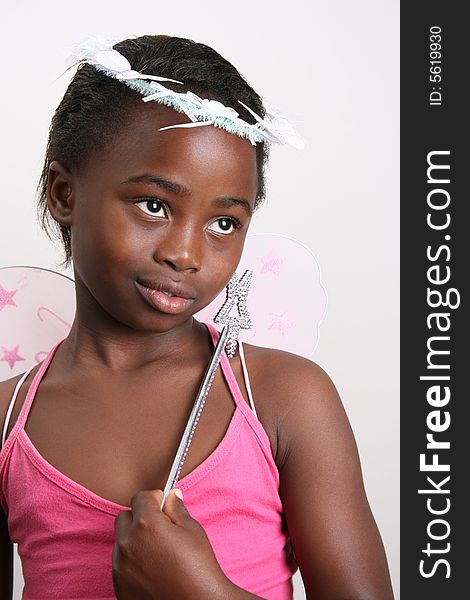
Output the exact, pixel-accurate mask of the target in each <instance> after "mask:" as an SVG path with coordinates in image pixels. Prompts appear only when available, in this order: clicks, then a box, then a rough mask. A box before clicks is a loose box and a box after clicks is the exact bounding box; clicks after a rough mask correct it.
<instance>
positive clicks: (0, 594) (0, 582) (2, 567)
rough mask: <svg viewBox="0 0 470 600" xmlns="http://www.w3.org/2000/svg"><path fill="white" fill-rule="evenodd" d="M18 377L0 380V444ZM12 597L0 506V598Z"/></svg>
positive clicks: (10, 554) (8, 541)
mask: <svg viewBox="0 0 470 600" xmlns="http://www.w3.org/2000/svg"><path fill="white" fill-rule="evenodd" d="M18 379H19V378H18V377H15V378H13V379H9V380H8V381H2V382H0V444H1V434H2V431H3V424H4V421H5V416H6V412H7V409H8V404H9V403H10V398H11V395H12V393H13V390H14V387H15V384H16V382H17V381H18ZM11 422H13V421H11ZM9 429H11V427H9ZM12 598H13V542H12V541H11V539H10V535H9V532H8V524H7V517H6V515H5V512H4V510H3V508H2V507H1V506H0V600H12Z"/></svg>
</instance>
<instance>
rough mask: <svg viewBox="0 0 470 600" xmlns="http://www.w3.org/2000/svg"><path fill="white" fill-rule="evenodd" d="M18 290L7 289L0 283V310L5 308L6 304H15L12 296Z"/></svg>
mask: <svg viewBox="0 0 470 600" xmlns="http://www.w3.org/2000/svg"><path fill="white" fill-rule="evenodd" d="M17 291H18V290H10V291H7V290H6V289H5V288H4V287H3V285H1V284H0V310H2V309H3V308H5V306H6V305H7V304H10V305H11V306H17V304H16V303H15V301H14V300H13V296H14V295H15V294H16V292H17Z"/></svg>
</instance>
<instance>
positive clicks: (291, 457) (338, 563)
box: [273, 353, 393, 600]
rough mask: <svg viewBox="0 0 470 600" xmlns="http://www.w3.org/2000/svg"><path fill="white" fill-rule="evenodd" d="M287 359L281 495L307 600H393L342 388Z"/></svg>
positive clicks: (281, 390)
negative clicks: (337, 387)
mask: <svg viewBox="0 0 470 600" xmlns="http://www.w3.org/2000/svg"><path fill="white" fill-rule="evenodd" d="M282 360H283V361H284V363H285V364H284V365H283V367H282V369H279V367H278V368H277V373H280V374H279V375H277V377H276V378H275V379H276V381H274V382H273V384H274V385H275V386H276V389H277V393H278V394H281V397H282V395H283V397H284V398H285V399H286V401H285V404H284V406H285V408H284V410H283V412H282V414H281V422H280V423H279V447H278V457H279V460H280V461H281V464H280V476H281V497H282V501H283V504H284V509H285V515H286V520H287V525H288V529H289V533H290V536H291V539H292V544H293V549H294V553H295V556H296V559H297V562H298V564H299V568H300V572H301V575H302V579H303V582H304V585H305V590H306V594H307V598H308V599H313V598H315V600H393V592H392V587H391V582H390V576H389V572H388V566H387V560H386V556H385V551H384V548H383V544H382V540H381V538H380V534H379V532H378V529H377V526H376V524H375V521H374V518H373V516H372V513H371V510H370V507H369V504H368V501H367V498H366V494H365V491H364V485H363V481H362V474H361V467H360V462H359V456H358V452H357V448H356V443H355V440H354V437H353V433H352V431H351V427H350V425H349V422H348V419H347V416H346V414H345V411H344V409H343V406H342V404H341V400H340V398H339V396H338V393H337V391H336V388H335V387H334V385H333V383H332V381H331V380H330V378H329V377H328V375H327V374H326V373H325V372H324V371H323V370H322V369H321V368H320V367H319V366H318V365H316V364H315V363H312V362H311V361H307V360H306V359H302V358H299V357H294V356H293V355H287V354H285V353H284V354H283V356H282ZM277 364H278V365H279V361H278V363H277ZM279 460H278V463H279Z"/></svg>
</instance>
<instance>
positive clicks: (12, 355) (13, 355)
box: [0, 344, 25, 369]
mask: <svg viewBox="0 0 470 600" xmlns="http://www.w3.org/2000/svg"><path fill="white" fill-rule="evenodd" d="M19 347H20V345H19V344H18V345H17V346H15V347H14V348H12V349H11V350H8V348H5V347H3V346H2V350H3V354H2V356H0V361H5V362H7V363H8V364H9V365H10V369H13V367H14V366H15V363H17V362H18V361H20V360H25V359H24V358H23V357H22V356H20V355H19V354H18V348H19Z"/></svg>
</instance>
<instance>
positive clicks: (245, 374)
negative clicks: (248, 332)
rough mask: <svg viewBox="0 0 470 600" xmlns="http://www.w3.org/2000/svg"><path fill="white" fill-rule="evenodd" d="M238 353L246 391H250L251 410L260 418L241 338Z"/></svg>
mask: <svg viewBox="0 0 470 600" xmlns="http://www.w3.org/2000/svg"><path fill="white" fill-rule="evenodd" d="M238 354H239V356H240V362H241V364H242V371H243V379H244V380H245V386H246V391H247V392H248V398H249V400H250V406H251V410H252V411H253V412H254V413H255V417H256V418H258V415H257V414H256V408H255V403H254V402H253V393H252V391H251V385H250V378H249V377H248V369H247V367H246V360H245V351H244V350H243V343H242V341H241V340H238Z"/></svg>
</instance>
